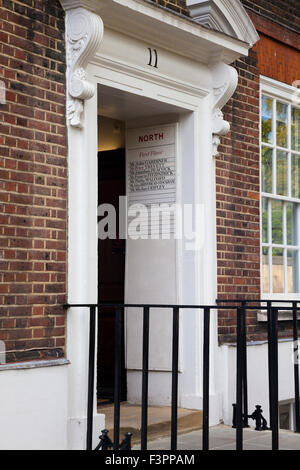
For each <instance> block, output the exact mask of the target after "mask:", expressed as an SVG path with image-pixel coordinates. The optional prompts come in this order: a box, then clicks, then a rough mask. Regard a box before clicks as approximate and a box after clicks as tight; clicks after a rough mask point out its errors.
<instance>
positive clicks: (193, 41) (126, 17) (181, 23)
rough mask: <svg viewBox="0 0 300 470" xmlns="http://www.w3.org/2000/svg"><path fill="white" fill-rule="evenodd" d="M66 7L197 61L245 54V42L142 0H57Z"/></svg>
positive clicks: (227, 61) (232, 59)
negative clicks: (94, 14)
mask: <svg viewBox="0 0 300 470" xmlns="http://www.w3.org/2000/svg"><path fill="white" fill-rule="evenodd" d="M60 1H61V3H62V5H63V7H64V8H65V9H66V10H67V11H69V10H71V9H72V8H78V7H82V8H85V9H87V10H89V11H92V12H94V13H97V14H99V15H100V16H101V18H102V20H103V23H104V26H105V28H106V27H107V28H111V29H113V30H116V31H119V32H122V33H124V34H126V35H128V36H132V37H135V38H137V39H141V40H143V41H145V42H149V44H152V45H153V46H154V47H155V46H157V47H162V48H165V49H167V50H170V51H173V52H175V53H176V54H179V55H183V56H185V57H189V58H191V59H192V60H196V61H199V62H204V63H210V62H212V61H216V60H218V59H220V60H222V61H224V62H226V63H228V64H229V63H232V62H234V61H235V60H236V59H238V58H239V57H241V56H246V55H248V50H249V47H250V46H249V44H247V43H245V42H243V41H241V40H240V39H237V38H235V37H230V36H229V35H227V34H224V33H222V32H219V31H213V30H210V29H208V28H206V27H204V26H202V25H201V24H197V23H196V22H195V21H193V20H192V19H190V18H185V17H183V16H179V15H174V14H173V13H172V12H169V11H167V10H165V9H161V8H157V6H155V5H153V4H151V3H148V2H145V1H144V0H60Z"/></svg>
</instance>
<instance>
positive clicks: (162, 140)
mask: <svg viewBox="0 0 300 470" xmlns="http://www.w3.org/2000/svg"><path fill="white" fill-rule="evenodd" d="M176 140H177V124H172V125H165V126H157V127H148V128H143V129H129V130H128V131H127V138H126V161H127V196H128V200H129V204H130V205H131V204H136V203H141V204H145V205H148V204H161V203H168V204H172V203H175V202H176V143H177V142H176Z"/></svg>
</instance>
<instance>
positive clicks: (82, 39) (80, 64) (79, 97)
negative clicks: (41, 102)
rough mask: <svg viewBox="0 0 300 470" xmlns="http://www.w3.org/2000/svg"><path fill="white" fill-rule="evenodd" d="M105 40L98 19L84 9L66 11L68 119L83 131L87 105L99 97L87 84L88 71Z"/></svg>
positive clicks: (100, 21)
mask: <svg viewBox="0 0 300 470" xmlns="http://www.w3.org/2000/svg"><path fill="white" fill-rule="evenodd" d="M102 37H103V22H102V20H101V18H100V17H99V16H98V15H96V14H95V13H92V12H91V11H88V10H86V9H84V8H73V9H68V10H67V11H66V48H67V91H68V97H67V119H68V122H69V124H70V125H71V126H74V127H82V122H81V118H82V112H83V109H84V101H85V100H88V99H90V98H92V96H94V94H95V87H94V85H93V84H92V83H90V82H89V81H88V80H87V75H86V70H85V69H86V67H87V65H88V63H89V60H90V58H91V57H93V56H94V54H95V52H96V51H97V49H98V47H99V46H100V43H101V41H102Z"/></svg>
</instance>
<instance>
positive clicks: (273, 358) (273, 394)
mask: <svg viewBox="0 0 300 470" xmlns="http://www.w3.org/2000/svg"><path fill="white" fill-rule="evenodd" d="M278 304H280V305H281V306H278ZM298 304H300V302H296V301H280V302H278V301H276V302H275V301H271V300H268V301H266V300H219V301H217V302H216V305H157V304H153V305H151V304H115V303H101V304H75V305H66V306H65V307H66V308H69V307H81V308H89V311H90V333H89V372H88V410H87V445H86V448H87V450H92V432H93V405H94V380H95V379H94V374H95V342H96V309H97V308H98V307H110V308H114V309H115V318H116V323H115V364H114V369H115V370H114V377H115V384H114V439H113V442H112V441H111V440H110V438H109V437H108V435H107V431H106V430H103V431H102V435H101V436H100V443H99V445H98V446H97V450H100V449H102V450H104V449H107V448H113V449H114V450H116V451H117V450H128V449H129V448H130V437H131V435H130V433H127V434H126V436H125V439H123V441H122V443H121V444H120V443H119V442H120V392H121V344H122V334H123V333H122V317H123V315H124V309H125V308H139V309H142V310H143V334H142V341H143V357H142V397H141V399H142V400H141V407H142V415H141V450H147V442H148V438H147V431H148V376H149V317H150V313H151V310H153V309H157V308H159V309H172V311H173V320H172V321H173V335H172V395H171V450H177V420H178V356H179V313H180V311H184V310H199V312H200V313H201V312H202V314H203V370H202V374H203V424H202V449H203V450H209V367H210V317H211V311H213V310H224V309H225V310H235V311H236V346H237V347H236V364H237V367H236V404H235V406H234V427H235V428H236V449H237V450H242V449H243V429H244V428H245V427H248V426H249V424H248V420H249V418H252V419H255V420H256V428H257V429H266V428H267V426H266V423H265V421H264V418H263V417H262V416H261V412H260V408H259V407H257V409H256V410H255V411H254V413H252V414H251V415H249V414H248V384H247V324H246V312H247V310H262V311H266V312H267V326H268V374H269V403H270V430H271V432H272V449H273V450H278V448H279V417H278V312H279V311H282V310H284V311H291V312H292V323H293V339H294V354H295V357H296V355H297V353H298V324H297V312H298V311H300V306H298ZM294 383H295V414H296V426H295V430H296V432H298V433H300V407H299V365H298V361H296V360H295V364H294ZM258 423H262V424H261V425H260V424H258Z"/></svg>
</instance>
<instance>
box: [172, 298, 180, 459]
mask: <svg viewBox="0 0 300 470" xmlns="http://www.w3.org/2000/svg"><path fill="white" fill-rule="evenodd" d="M178 345H179V308H178V307H174V308H173V346H172V405H171V408H172V409H171V450H177V421H178V420H177V417H178Z"/></svg>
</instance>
